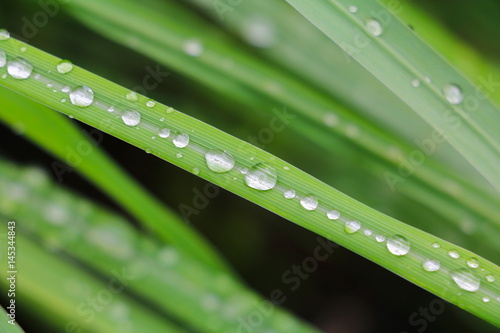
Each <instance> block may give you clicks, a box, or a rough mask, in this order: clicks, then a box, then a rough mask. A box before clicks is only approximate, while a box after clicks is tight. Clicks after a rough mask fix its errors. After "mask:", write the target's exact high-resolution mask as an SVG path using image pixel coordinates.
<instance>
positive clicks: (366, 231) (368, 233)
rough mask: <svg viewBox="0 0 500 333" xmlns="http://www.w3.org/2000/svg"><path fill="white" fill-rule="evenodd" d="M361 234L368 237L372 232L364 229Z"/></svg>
mask: <svg viewBox="0 0 500 333" xmlns="http://www.w3.org/2000/svg"><path fill="white" fill-rule="evenodd" d="M363 233H364V234H365V235H366V236H368V237H370V236H371V235H372V234H373V231H371V230H370V229H365V230H364V231H363Z"/></svg>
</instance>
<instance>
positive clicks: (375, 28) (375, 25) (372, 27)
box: [365, 19, 384, 37]
mask: <svg viewBox="0 0 500 333" xmlns="http://www.w3.org/2000/svg"><path fill="white" fill-rule="evenodd" d="M365 27H366V30H368V32H369V33H371V34H372V35H373V36H375V37H378V36H380V35H382V33H383V32H384V28H383V27H382V25H381V24H380V22H379V21H377V20H374V19H369V20H367V21H366V24H365Z"/></svg>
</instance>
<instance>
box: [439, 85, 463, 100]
mask: <svg viewBox="0 0 500 333" xmlns="http://www.w3.org/2000/svg"><path fill="white" fill-rule="evenodd" d="M443 94H444V97H445V98H446V100H447V101H448V102H449V103H450V104H452V105H457V104H460V103H462V101H463V100H464V95H463V93H462V89H460V87H459V86H457V85H455V84H447V85H445V86H444V87H443Z"/></svg>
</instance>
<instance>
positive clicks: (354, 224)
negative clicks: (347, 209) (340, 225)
mask: <svg viewBox="0 0 500 333" xmlns="http://www.w3.org/2000/svg"><path fill="white" fill-rule="evenodd" d="M359 229H361V223H360V222H359V221H347V222H346V223H345V226H344V230H345V232H347V233H348V234H353V233H355V232H357V231H358V230H359Z"/></svg>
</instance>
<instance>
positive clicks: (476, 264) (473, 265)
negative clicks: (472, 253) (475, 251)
mask: <svg viewBox="0 0 500 333" xmlns="http://www.w3.org/2000/svg"><path fill="white" fill-rule="evenodd" d="M467 266H469V267H470V268H478V267H479V261H478V260H477V259H476V258H470V259H469V260H467Z"/></svg>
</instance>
